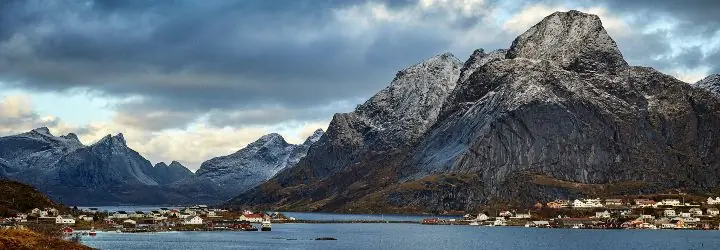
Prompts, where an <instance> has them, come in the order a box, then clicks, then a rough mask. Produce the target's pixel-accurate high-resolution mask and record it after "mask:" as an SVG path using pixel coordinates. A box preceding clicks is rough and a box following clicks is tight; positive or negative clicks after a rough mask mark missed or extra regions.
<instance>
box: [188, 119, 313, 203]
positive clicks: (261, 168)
mask: <svg viewBox="0 0 720 250" xmlns="http://www.w3.org/2000/svg"><path fill="white" fill-rule="evenodd" d="M323 134H324V132H323V130H322V129H318V130H316V131H315V132H314V133H313V134H312V135H311V136H310V137H308V138H307V139H306V140H305V142H303V143H302V144H297V145H295V144H290V143H287V142H286V141H285V139H284V138H283V137H282V136H281V135H279V134H276V133H272V134H268V135H264V136H262V137H260V138H259V139H258V140H256V141H254V142H252V143H250V144H248V145H247V146H246V147H244V148H242V149H240V150H238V151H237V152H235V153H233V154H230V155H226V156H220V157H215V158H213V159H210V160H208V161H205V162H203V163H202V164H201V166H200V169H198V171H197V172H195V174H196V175H197V178H201V179H206V180H209V181H210V182H212V183H214V184H216V185H218V187H219V189H221V190H223V193H226V194H227V195H226V197H225V198H231V197H232V196H234V195H237V194H239V193H241V192H243V191H246V190H247V189H250V188H253V187H255V186H257V185H259V184H261V183H263V182H265V181H267V180H268V179H270V178H271V177H273V176H274V175H275V174H277V173H278V172H280V171H282V170H284V169H286V168H288V167H291V166H294V165H295V164H297V162H298V161H299V160H300V159H301V158H302V157H305V155H306V154H307V150H308V148H310V146H311V145H313V144H314V143H315V142H317V141H318V140H320V138H321V137H322V136H323ZM194 183H197V182H194ZM187 185H192V184H185V186H187Z"/></svg>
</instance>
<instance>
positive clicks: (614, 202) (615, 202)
mask: <svg viewBox="0 0 720 250" xmlns="http://www.w3.org/2000/svg"><path fill="white" fill-rule="evenodd" d="M622 205H625V203H624V202H623V200H622V199H605V206H622Z"/></svg>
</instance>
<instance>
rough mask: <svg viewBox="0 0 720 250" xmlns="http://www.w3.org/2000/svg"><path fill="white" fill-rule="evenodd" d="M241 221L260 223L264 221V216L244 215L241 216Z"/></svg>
mask: <svg viewBox="0 0 720 250" xmlns="http://www.w3.org/2000/svg"><path fill="white" fill-rule="evenodd" d="M239 220H240V221H247V222H255V223H260V222H262V221H263V214H243V215H240V218H239Z"/></svg>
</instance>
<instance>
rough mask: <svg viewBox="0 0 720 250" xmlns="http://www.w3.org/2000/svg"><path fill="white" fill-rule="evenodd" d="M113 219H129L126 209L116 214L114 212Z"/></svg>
mask: <svg viewBox="0 0 720 250" xmlns="http://www.w3.org/2000/svg"><path fill="white" fill-rule="evenodd" d="M112 218H113V219H127V218H128V213H127V212H125V211H117V212H115V213H114V214H112Z"/></svg>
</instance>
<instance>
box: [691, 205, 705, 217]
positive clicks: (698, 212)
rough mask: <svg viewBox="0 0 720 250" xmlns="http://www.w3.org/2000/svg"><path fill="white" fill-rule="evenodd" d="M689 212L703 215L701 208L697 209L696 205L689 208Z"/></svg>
mask: <svg viewBox="0 0 720 250" xmlns="http://www.w3.org/2000/svg"><path fill="white" fill-rule="evenodd" d="M690 213H691V214H693V215H697V216H700V215H703V211H702V209H699V208H696V207H694V208H691V209H690Z"/></svg>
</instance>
